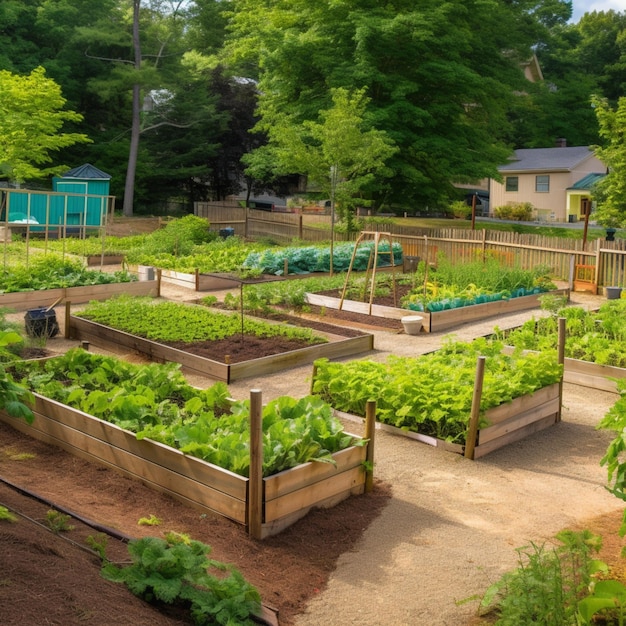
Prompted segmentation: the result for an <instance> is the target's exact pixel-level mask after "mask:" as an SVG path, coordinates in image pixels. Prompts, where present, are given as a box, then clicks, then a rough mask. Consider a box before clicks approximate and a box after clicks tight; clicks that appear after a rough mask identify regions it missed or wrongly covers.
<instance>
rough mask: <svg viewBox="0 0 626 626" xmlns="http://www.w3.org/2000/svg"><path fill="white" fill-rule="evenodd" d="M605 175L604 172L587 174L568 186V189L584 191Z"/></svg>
mask: <svg viewBox="0 0 626 626" xmlns="http://www.w3.org/2000/svg"><path fill="white" fill-rule="evenodd" d="M605 176H606V174H587V176H584V177H583V178H581V179H580V180H577V181H576V182H575V183H574V184H573V185H572V186H571V187H568V189H582V190H584V191H589V190H590V189H591V188H592V187H593V185H594V184H595V183H597V182H598V181H599V180H601V179H602V178H604V177H605Z"/></svg>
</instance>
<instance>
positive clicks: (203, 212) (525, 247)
mask: <svg viewBox="0 0 626 626" xmlns="http://www.w3.org/2000/svg"><path fill="white" fill-rule="evenodd" d="M194 212H195V214H196V215H198V216H200V217H204V218H206V219H208V220H209V222H210V225H211V228H212V229H213V230H221V229H223V228H232V229H233V231H234V234H236V235H240V236H242V237H247V238H250V239H257V240H258V239H272V240H274V241H277V242H279V243H291V242H293V241H307V242H313V243H314V242H322V241H328V240H329V239H330V216H328V215H309V214H306V213H279V212H273V211H261V210H257V209H246V208H242V207H240V206H239V205H238V204H237V203H213V202H196V203H195V205H194ZM367 228H368V231H376V230H379V231H384V232H388V233H390V234H391V235H392V238H393V240H394V241H396V242H398V243H399V244H400V245H401V246H402V251H403V255H404V257H405V258H409V259H413V260H415V261H417V260H424V261H427V262H428V263H436V262H437V256H438V255H439V254H443V255H445V256H446V257H447V258H449V259H450V260H451V261H453V262H457V261H467V260H470V259H475V258H484V257H485V256H486V255H490V256H495V257H496V258H498V259H499V260H500V261H501V262H502V263H504V264H506V265H510V266H513V265H518V266H519V267H521V268H523V269H531V268H535V267H538V266H547V267H549V268H550V272H551V273H552V275H553V276H554V277H555V278H557V279H561V280H566V281H569V282H570V283H571V284H573V281H574V276H575V274H576V268H577V267H587V268H589V267H590V268H591V273H592V274H594V281H593V282H594V284H595V285H596V286H599V287H607V286H624V287H626V276H625V273H626V271H625V265H626V240H624V239H618V240H615V241H605V240H603V239H596V240H595V241H588V242H587V243H586V245H585V246H583V242H582V240H581V239H569V238H559V237H546V236H543V235H533V234H527V233H516V232H511V231H506V232H505V231H497V230H488V229H480V230H469V229H460V228H438V229H429V228H411V227H406V226H398V225H396V224H387V223H382V224H368V226H367ZM356 237H357V234H356V233H352V234H346V233H343V232H341V231H340V230H338V229H335V232H334V238H335V241H354V240H355V239H356Z"/></svg>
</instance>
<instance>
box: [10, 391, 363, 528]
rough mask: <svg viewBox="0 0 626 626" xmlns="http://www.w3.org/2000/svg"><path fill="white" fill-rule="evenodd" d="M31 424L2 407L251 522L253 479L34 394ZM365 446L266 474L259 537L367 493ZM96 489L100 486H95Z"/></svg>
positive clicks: (94, 457)
mask: <svg viewBox="0 0 626 626" xmlns="http://www.w3.org/2000/svg"><path fill="white" fill-rule="evenodd" d="M34 413H35V420H34V422H33V423H32V424H27V423H26V422H24V421H22V420H18V419H16V418H13V417H10V416H9V415H8V414H7V413H6V412H5V411H0V420H2V421H3V422H6V423H7V424H9V425H11V426H12V427H14V428H16V429H17V430H20V431H21V432H23V433H25V434H27V435H29V436H32V437H34V438H36V439H39V440H41V441H44V442H46V443H49V444H53V445H56V446H58V447H60V448H63V449H64V450H67V451H68V452H70V453H72V454H74V455H76V456H78V457H81V458H84V459H87V460H89V461H93V462H96V463H99V464H102V465H105V466H107V467H110V468H111V469H114V470H116V471H118V472H121V473H122V474H124V475H125V476H128V477H130V478H134V479H137V480H140V481H141V482H142V483H144V484H146V485H148V486H150V487H152V488H154V489H156V490H158V491H160V492H163V493H166V494H169V495H170V496H172V497H174V498H176V499H177V500H179V501H181V502H184V503H185V504H187V505H190V506H192V507H194V508H197V509H199V510H201V511H206V512H208V511H210V512H214V513H218V514H219V515H222V516H224V517H227V518H229V519H232V520H233V521H235V522H237V523H239V524H243V525H245V526H247V527H248V526H249V524H250V503H249V493H250V485H249V482H250V481H249V479H248V478H244V477H243V476H239V475H238V474H234V473H233V472H230V471H228V470H224V469H222V468H220V467H218V466H216V465H212V464H211V463H207V462H205V461H202V460H201V459H197V458H195V457H191V456H188V455H186V454H183V453H182V452H180V451H179V450H175V449H174V448H171V447H169V446H166V445H163V444H160V443H158V442H154V441H151V440H149V439H143V440H140V441H139V440H137V439H136V437H135V435H134V434H133V433H131V432H130V431H127V430H124V429H122V428H119V427H118V426H116V425H114V424H109V423H108V422H105V421H102V420H100V419H97V418H95V417H93V416H91V415H88V414H87V413H83V412H82V411H78V410H76V409H73V408H71V407H68V406H66V405H64V404H61V403H59V402H56V401H54V400H50V399H48V398H45V397H44V396H41V395H39V394H35V406H34ZM368 445H369V444H366V445H363V446H353V447H350V448H347V449H345V450H342V451H341V452H338V453H336V454H334V455H333V459H334V460H335V464H334V465H333V464H329V463H316V462H312V463H305V464H303V465H299V466H298V467H295V468H293V469H290V470H285V471H284V472H280V473H279V474H275V475H274V476H270V477H268V478H263V479H262V485H260V493H261V494H262V501H261V506H260V511H259V513H260V515H261V520H260V536H258V537H257V538H260V539H262V538H264V537H268V536H270V535H274V534H277V533H278V532H280V531H281V530H283V529H284V528H286V527H288V526H290V525H291V524H293V523H294V522H295V521H297V520H298V519H300V518H301V517H303V516H304V515H306V514H307V513H308V512H309V510H311V509H312V508H314V507H330V506H333V505H334V504H336V503H338V502H340V501H341V500H344V499H346V498H347V497H349V496H350V495H357V494H361V493H363V492H364V490H365V484H366V471H365V469H364V467H365V463H364V462H365V460H366V458H367V455H368ZM95 487H97V486H95Z"/></svg>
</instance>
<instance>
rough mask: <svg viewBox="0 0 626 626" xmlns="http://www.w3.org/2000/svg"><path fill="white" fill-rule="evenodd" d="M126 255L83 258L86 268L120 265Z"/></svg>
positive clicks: (98, 255) (91, 255)
mask: <svg viewBox="0 0 626 626" xmlns="http://www.w3.org/2000/svg"><path fill="white" fill-rule="evenodd" d="M125 258H126V255H124V254H90V255H88V256H87V257H85V260H86V261H87V265H88V266H90V267H91V266H93V265H121V264H122V263H123V262H124V259H125Z"/></svg>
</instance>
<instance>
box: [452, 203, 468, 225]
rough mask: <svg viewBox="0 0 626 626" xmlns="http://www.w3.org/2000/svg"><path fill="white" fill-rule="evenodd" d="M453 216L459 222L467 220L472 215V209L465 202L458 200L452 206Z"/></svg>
mask: <svg viewBox="0 0 626 626" xmlns="http://www.w3.org/2000/svg"><path fill="white" fill-rule="evenodd" d="M450 211H451V212H452V215H454V217H455V218H456V219H458V220H466V219H468V218H469V217H471V215H472V207H471V206H469V205H468V204H467V202H464V201H463V200H457V201H456V202H453V203H452V204H451V205H450Z"/></svg>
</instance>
